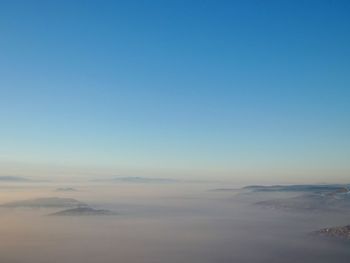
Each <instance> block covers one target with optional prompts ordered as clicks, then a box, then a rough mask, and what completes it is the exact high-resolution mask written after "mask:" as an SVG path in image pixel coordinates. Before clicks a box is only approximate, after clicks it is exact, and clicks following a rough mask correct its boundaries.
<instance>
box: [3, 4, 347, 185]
mask: <svg viewBox="0 0 350 263" xmlns="http://www.w3.org/2000/svg"><path fill="white" fill-rule="evenodd" d="M349 14H350V1H347V0H345V1H341V0H338V1H336V0H327V1H326V0H324V1H321V0H317V1H312V0H310V1H306V0H305V1H298V0H290V1H283V0H282V1H281V0H276V1H272V0H271V1H270V0H266V1H262V0H257V1H249V0H247V1H220V0H219V1H214V0H213V1H204V0H203V1H190V0H186V1H181V0H180V1H179V0H176V1H155V0H152V1H97V0H95V1H62V0H60V1H12V0H11V1H0V33H1V35H0V37H1V39H0V40H1V41H0V168H1V173H2V174H6V175H9V174H17V175H19V174H20V175H26V174H28V175H36V174H47V175H50V176H51V175H52V176H53V175H61V174H66V175H70V176H78V175H84V174H87V175H88V174H96V175H101V176H104V175H105V174H115V175H137V176H157V177H159V176H164V177H179V178H191V179H192V178H196V179H199V178H205V179H208V178H212V179H219V178H220V179H221V178H225V179H230V180H233V181H235V180H236V181H249V180H250V181H276V182H277V181H278V182H292V181H293V182H295V181H317V182H319V181H344V180H346V179H347V178H350V160H349V158H350V86H349V85H350V15H349Z"/></svg>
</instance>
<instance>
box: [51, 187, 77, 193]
mask: <svg viewBox="0 0 350 263" xmlns="http://www.w3.org/2000/svg"><path fill="white" fill-rule="evenodd" d="M55 191H56V192H76V191H77V190H76V189H75V188H72V187H60V188H56V190H55Z"/></svg>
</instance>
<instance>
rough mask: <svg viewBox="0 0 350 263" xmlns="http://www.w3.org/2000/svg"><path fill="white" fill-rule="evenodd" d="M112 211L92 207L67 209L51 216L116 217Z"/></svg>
mask: <svg viewBox="0 0 350 263" xmlns="http://www.w3.org/2000/svg"><path fill="white" fill-rule="evenodd" d="M115 214H116V213H113V212H112V211H110V210H105V209H94V208H91V207H88V206H86V207H77V208H72V209H67V210H63V211H59V212H56V213H52V214H49V215H50V216H101V215H104V216H105V215H115Z"/></svg>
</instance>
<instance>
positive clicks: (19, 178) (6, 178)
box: [0, 176, 31, 182]
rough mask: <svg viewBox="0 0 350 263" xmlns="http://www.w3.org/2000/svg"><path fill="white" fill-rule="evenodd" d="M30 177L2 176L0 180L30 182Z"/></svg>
mask: <svg viewBox="0 0 350 263" xmlns="http://www.w3.org/2000/svg"><path fill="white" fill-rule="evenodd" d="M29 181H31V180H30V179H27V178H24V177H20V176H0V182H29Z"/></svg>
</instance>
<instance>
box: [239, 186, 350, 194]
mask: <svg viewBox="0 0 350 263" xmlns="http://www.w3.org/2000/svg"><path fill="white" fill-rule="evenodd" d="M340 188H347V189H348V188H349V185H347V184H320V185H317V184H316V185H308V184H306V185H303V184H302V185H271V186H263V185H250V186H246V187H244V188H243V189H244V190H251V191H256V192H331V191H336V190H339V189H340Z"/></svg>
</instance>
